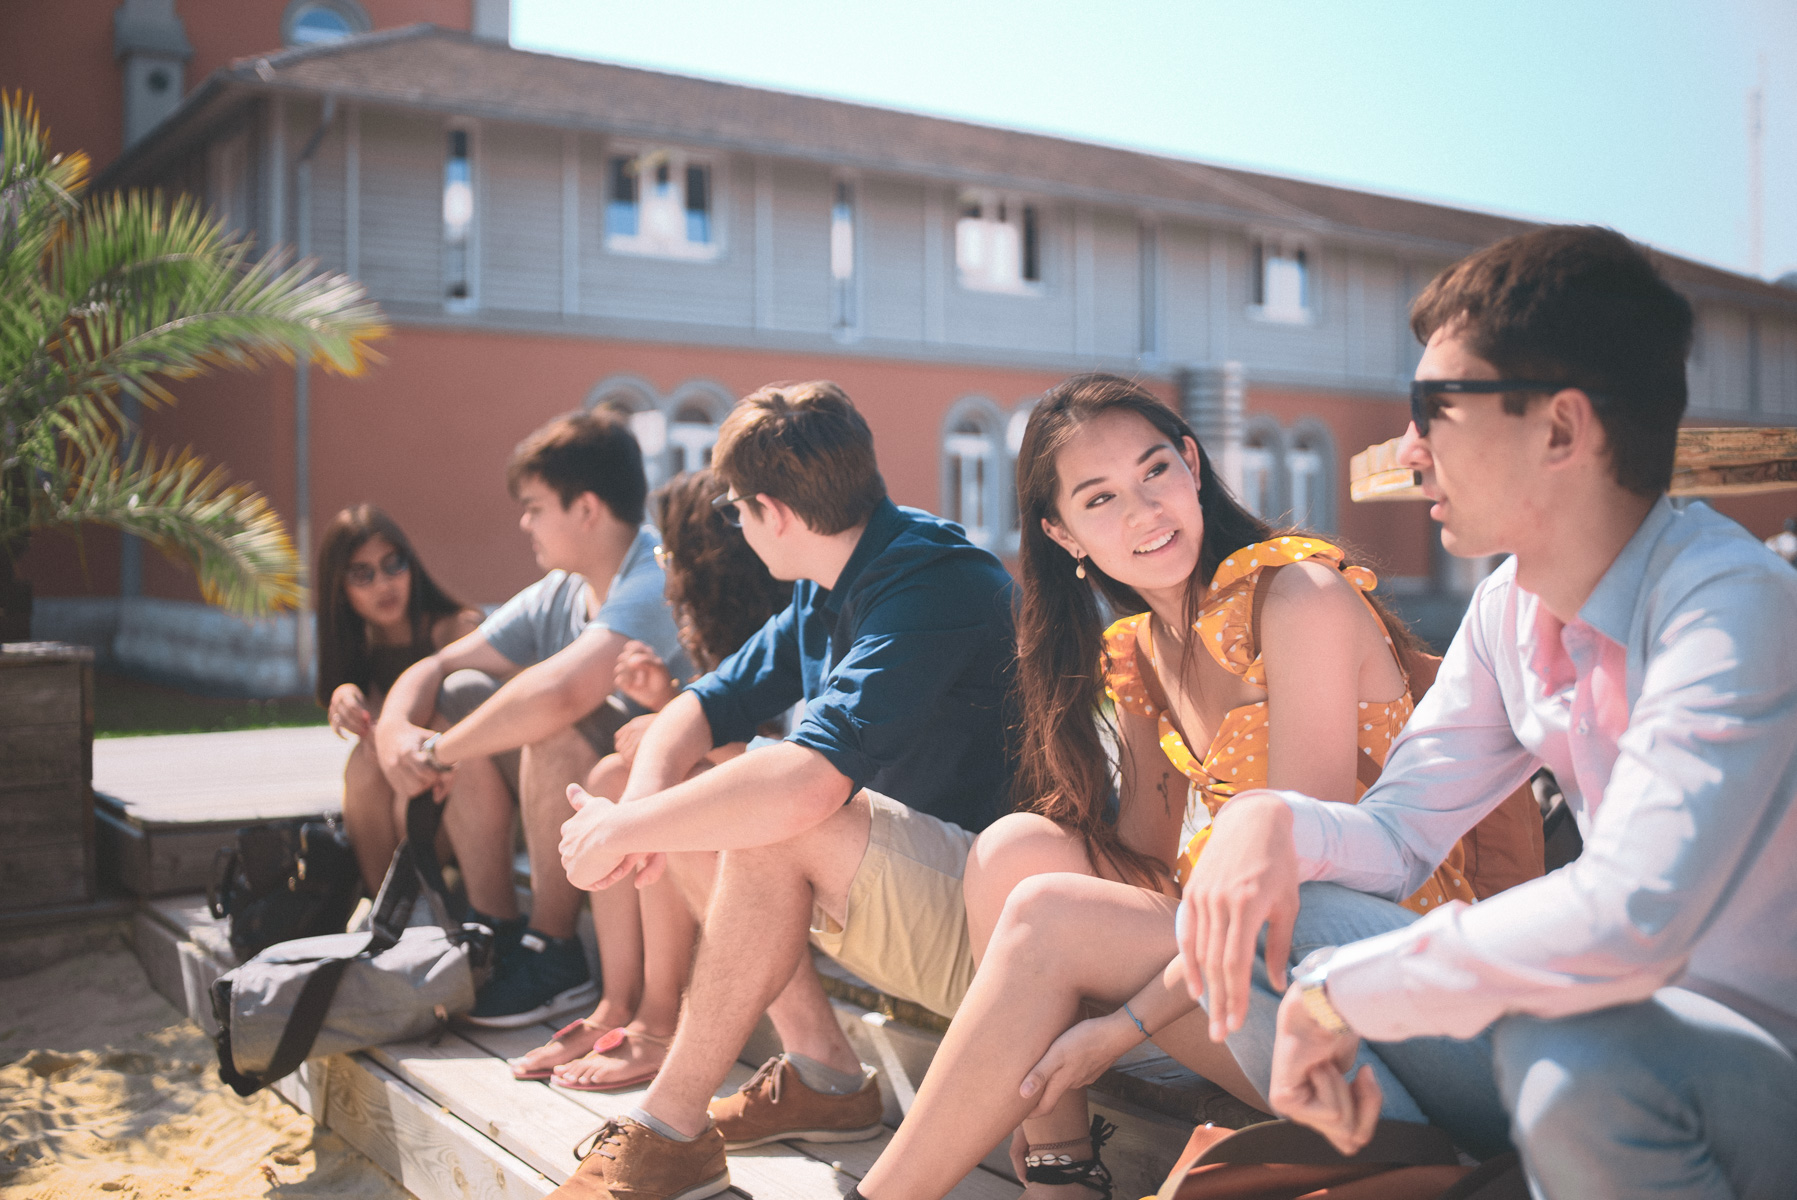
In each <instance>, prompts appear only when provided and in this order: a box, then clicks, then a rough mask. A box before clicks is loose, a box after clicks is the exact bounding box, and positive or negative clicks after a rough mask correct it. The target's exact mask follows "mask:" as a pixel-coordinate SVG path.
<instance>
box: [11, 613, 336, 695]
mask: <svg viewBox="0 0 1797 1200" xmlns="http://www.w3.org/2000/svg"><path fill="white" fill-rule="evenodd" d="M305 617H306V619H307V620H311V614H309V613H308V614H305ZM298 620H299V619H298V617H297V616H296V615H295V614H293V613H282V614H280V615H278V616H273V617H262V618H258V619H255V620H250V619H246V618H243V617H236V616H233V615H231V614H230V613H228V612H226V611H225V610H224V609H222V608H215V607H213V606H212V605H209V604H200V603H197V602H195V601H191V600H159V599H154V598H151V597H128V598H124V599H121V598H118V597H94V596H81V597H44V598H41V599H39V600H37V601H36V602H35V603H34V604H33V606H32V612H31V636H32V637H34V638H40V639H48V640H55V641H65V642H73V643H75V644H77V645H83V646H92V647H93V648H94V661H95V662H96V664H98V665H100V666H102V667H106V668H110V669H113V670H120V671H127V672H130V673H131V674H134V675H142V676H144V677H146V678H149V679H155V680H158V681H161V682H165V683H170V684H174V685H176V686H180V687H187V688H193V689H196V690H199V691H205V692H212V693H216V694H218V695H227V696H245V697H250V698H253V699H258V700H262V699H269V698H272V697H275V696H295V695H300V694H302V693H304V692H306V691H309V690H310V689H311V686H312V681H311V680H310V679H302V678H301V677H300V671H299V664H298V661H297V657H296V655H297V651H296V649H295V642H294V639H295V637H296V634H297V630H298Z"/></svg>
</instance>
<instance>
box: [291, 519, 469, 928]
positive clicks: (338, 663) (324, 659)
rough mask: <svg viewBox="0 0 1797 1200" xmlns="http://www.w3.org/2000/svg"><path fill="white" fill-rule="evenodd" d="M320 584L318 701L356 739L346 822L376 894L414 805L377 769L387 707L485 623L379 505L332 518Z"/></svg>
mask: <svg viewBox="0 0 1797 1200" xmlns="http://www.w3.org/2000/svg"><path fill="white" fill-rule="evenodd" d="M313 579H314V581H315V586H314V590H313V597H314V602H315V603H316V605H317V608H318V689H317V696H318V702H319V704H321V705H323V706H324V708H325V710H326V712H327V714H328V715H329V718H330V724H331V729H332V730H334V731H335V732H336V734H337V736H338V737H354V738H356V739H358V740H357V742H356V746H355V749H354V750H352V751H350V755H349V761H348V763H346V764H345V765H344V768H343V823H344V827H345V829H347V830H348V832H349V837H350V843H351V844H352V845H353V846H354V847H355V850H356V861H357V863H358V864H359V865H360V867H361V870H362V883H363V885H364V886H365V887H366V888H367V889H368V894H369V895H370V896H372V895H374V894H375V892H376V891H378V890H379V889H380V885H381V879H382V878H383V877H384V876H385V875H386V873H387V865H388V863H389V862H391V861H392V858H393V851H394V850H395V849H397V848H398V846H399V842H400V840H401V839H402V838H403V837H405V802H406V799H407V797H404V796H395V795H394V793H393V789H392V788H391V787H390V786H388V784H387V780H386V778H385V777H384V776H383V775H382V774H381V769H380V765H379V763H377V762H376V761H375V754H374V739H373V737H372V736H370V735H372V734H373V732H374V721H375V718H376V717H377V716H379V715H380V709H381V700H382V699H383V698H384V697H385V696H386V693H387V689H388V688H389V687H391V686H392V685H393V681H394V680H395V679H397V678H399V673H400V672H401V671H403V670H405V669H406V668H407V667H409V666H411V665H412V664H413V663H415V662H417V661H418V660H419V659H421V658H423V657H424V656H425V655H427V654H432V653H435V652H436V651H437V650H439V649H441V648H442V647H444V646H446V645H448V644H449V643H450V642H453V641H455V640H456V639H457V638H459V637H461V636H463V635H464V634H467V633H471V632H473V630H474V629H475V627H476V626H478V625H479V624H480V619H481V617H480V612H479V611H478V610H476V609H473V608H469V607H467V606H465V605H463V604H460V603H458V602H457V601H455V600H453V599H451V598H450V596H449V595H448V593H446V592H445V591H444V590H443V589H442V588H440V587H438V586H437V584H436V581H435V580H433V579H432V578H431V577H430V575H429V574H428V573H427V572H426V571H425V569H424V567H423V566H422V565H421V564H420V563H419V562H418V558H417V555H416V554H414V553H413V551H412V544H411V542H410V541H408V540H407V539H406V535H405V533H404V532H403V531H402V530H401V529H400V527H399V525H398V524H397V523H395V522H394V520H393V518H392V517H389V516H388V515H387V514H386V513H384V512H382V511H381V510H380V509H378V508H376V507H375V506H374V505H372V504H358V505H355V506H354V507H352V508H346V509H344V510H343V511H342V512H340V513H338V514H337V515H336V516H335V517H333V518H332V519H331V523H330V524H329V525H327V526H326V527H325V531H324V537H323V538H322V539H321V540H320V545H319V549H318V571H317V574H316V575H315V576H314V577H313Z"/></svg>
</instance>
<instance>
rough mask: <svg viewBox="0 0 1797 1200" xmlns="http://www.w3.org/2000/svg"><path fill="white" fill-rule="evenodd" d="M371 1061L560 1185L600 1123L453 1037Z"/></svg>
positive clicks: (388, 1049) (391, 1049)
mask: <svg viewBox="0 0 1797 1200" xmlns="http://www.w3.org/2000/svg"><path fill="white" fill-rule="evenodd" d="M368 1055H369V1057H370V1058H372V1059H373V1060H374V1061H375V1062H377V1063H379V1064H380V1065H381V1066H383V1067H385V1068H386V1069H387V1070H388V1071H391V1072H392V1073H393V1074H394V1075H396V1076H398V1077H399V1078H401V1079H403V1080H405V1081H406V1083H407V1084H409V1085H410V1086H412V1087H414V1088H416V1089H418V1090H419V1091H420V1092H422V1093H424V1094H425V1095H426V1096H429V1097H430V1098H431V1099H432V1100H433V1101H435V1102H436V1103H438V1104H441V1105H443V1106H444V1107H445V1108H447V1109H448V1110H449V1111H450V1112H452V1113H454V1114H455V1115H456V1116H458V1117H460V1118H461V1119H462V1120H464V1121H466V1122H467V1123H468V1124H469V1125H470V1126H472V1127H473V1128H474V1129H475V1130H477V1131H478V1132H480V1133H482V1134H484V1135H485V1136H486V1137H489V1138H491V1139H492V1140H493V1141H495V1142H497V1143H498V1144H499V1145H501V1146H503V1147H504V1148H505V1149H506V1150H507V1151H508V1152H509V1153H511V1154H515V1155H517V1156H518V1157H519V1158H520V1159H522V1160H523V1161H524V1162H526V1163H528V1164H530V1166H531V1167H532V1168H533V1169H535V1170H538V1171H541V1172H542V1173H543V1174H545V1175H547V1176H548V1177H549V1178H551V1179H553V1180H555V1181H556V1182H557V1183H560V1182H561V1181H562V1180H564V1179H566V1178H567V1177H568V1176H569V1175H570V1174H571V1173H572V1172H573V1170H574V1168H575V1166H576V1165H577V1163H578V1160H577V1159H576V1158H575V1157H574V1146H575V1144H576V1143H578V1142H579V1141H580V1140H581V1139H582V1138H584V1137H586V1136H587V1135H588V1134H589V1133H591V1132H592V1131H593V1130H594V1128H595V1127H597V1126H598V1124H599V1122H598V1121H596V1120H594V1119H593V1117H592V1115H591V1114H590V1113H589V1112H587V1111H586V1110H585V1109H584V1108H582V1107H581V1106H580V1105H578V1104H575V1103H574V1102H573V1101H572V1100H570V1099H568V1098H567V1097H566V1096H565V1095H564V1094H563V1093H561V1092H559V1091H554V1090H551V1089H550V1088H547V1087H543V1086H541V1085H539V1084H526V1083H520V1082H518V1081H517V1080H515V1079H513V1078H512V1073H511V1069H510V1068H508V1067H507V1066H506V1065H505V1063H504V1062H503V1061H502V1060H501V1059H499V1058H496V1057H494V1056H493V1055H491V1054H489V1053H487V1052H486V1051H485V1050H483V1049H481V1048H480V1047H479V1046H476V1045H473V1044H472V1043H470V1042H467V1041H464V1040H463V1039H462V1038H460V1037H458V1036H456V1035H455V1034H453V1033H450V1034H445V1035H444V1036H443V1038H442V1039H441V1040H440V1041H438V1042H437V1043H436V1044H434V1045H433V1044H431V1043H430V1042H427V1041H416V1042H394V1043H392V1044H390V1045H386V1046H378V1047H376V1048H375V1049H373V1050H370V1051H368Z"/></svg>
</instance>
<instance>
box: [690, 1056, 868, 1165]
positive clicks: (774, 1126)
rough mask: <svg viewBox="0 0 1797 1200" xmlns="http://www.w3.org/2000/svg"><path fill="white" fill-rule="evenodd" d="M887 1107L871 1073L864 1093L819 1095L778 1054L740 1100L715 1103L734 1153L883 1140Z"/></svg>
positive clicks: (715, 1114)
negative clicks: (790, 1143)
mask: <svg viewBox="0 0 1797 1200" xmlns="http://www.w3.org/2000/svg"><path fill="white" fill-rule="evenodd" d="M884 1113H885V1105H884V1104H883V1103H882V1102H881V1100H880V1089H879V1086H878V1085H877V1084H876V1083H875V1082H874V1079H873V1076H872V1075H871V1074H869V1076H868V1078H867V1082H866V1083H864V1084H862V1085H861V1090H860V1091H858V1092H855V1093H853V1094H851V1095H847V1096H829V1095H825V1094H824V1093H822V1092H814V1091H812V1090H811V1089H810V1088H808V1087H806V1086H805V1084H804V1082H803V1081H801V1080H800V1079H799V1073H798V1071H797V1070H796V1069H794V1067H793V1065H792V1064H791V1063H790V1062H788V1061H787V1059H786V1055H784V1054H776V1055H774V1057H772V1058H770V1059H768V1060H767V1061H766V1062H764V1063H762V1064H761V1067H760V1069H759V1070H757V1071H756V1072H755V1074H753V1075H751V1076H749V1079H748V1082H747V1083H745V1084H743V1085H742V1088H741V1090H740V1091H738V1092H736V1093H735V1094H734V1095H730V1096H725V1097H724V1098H723V1099H721V1100H713V1101H712V1102H711V1119H712V1120H713V1121H714V1122H716V1124H717V1128H718V1132H719V1133H721V1134H723V1136H724V1144H725V1145H726V1146H728V1147H729V1148H730V1149H732V1150H746V1149H748V1148H749V1147H750V1146H764V1145H766V1144H767V1143H769V1142H778V1141H784V1140H786V1139H788V1138H793V1139H796V1140H798V1141H805V1142H861V1141H866V1140H867V1139H868V1138H873V1137H878V1136H880V1130H881V1128H882V1126H881V1124H880V1118H881V1117H882V1116H883V1115H884Z"/></svg>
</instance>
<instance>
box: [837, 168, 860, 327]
mask: <svg viewBox="0 0 1797 1200" xmlns="http://www.w3.org/2000/svg"><path fill="white" fill-rule="evenodd" d="M845 194H846V195H847V198H848V202H847V205H846V207H847V209H848V212H847V218H846V220H845V219H844V214H843V208H844V207H845V205H844V203H843V197H844V195H845ZM861 243H862V197H861V180H860V179H859V178H857V177H856V176H853V175H838V176H836V177H835V178H833V179H832V180H831V181H830V333H831V336H833V337H834V338H835V339H836V340H837V341H839V342H852V341H855V340H856V339H858V338H859V337H860V336H861V311H862V297H861V280H862V276H863V274H864V271H863V269H862V268H863V263H862V253H861Z"/></svg>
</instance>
